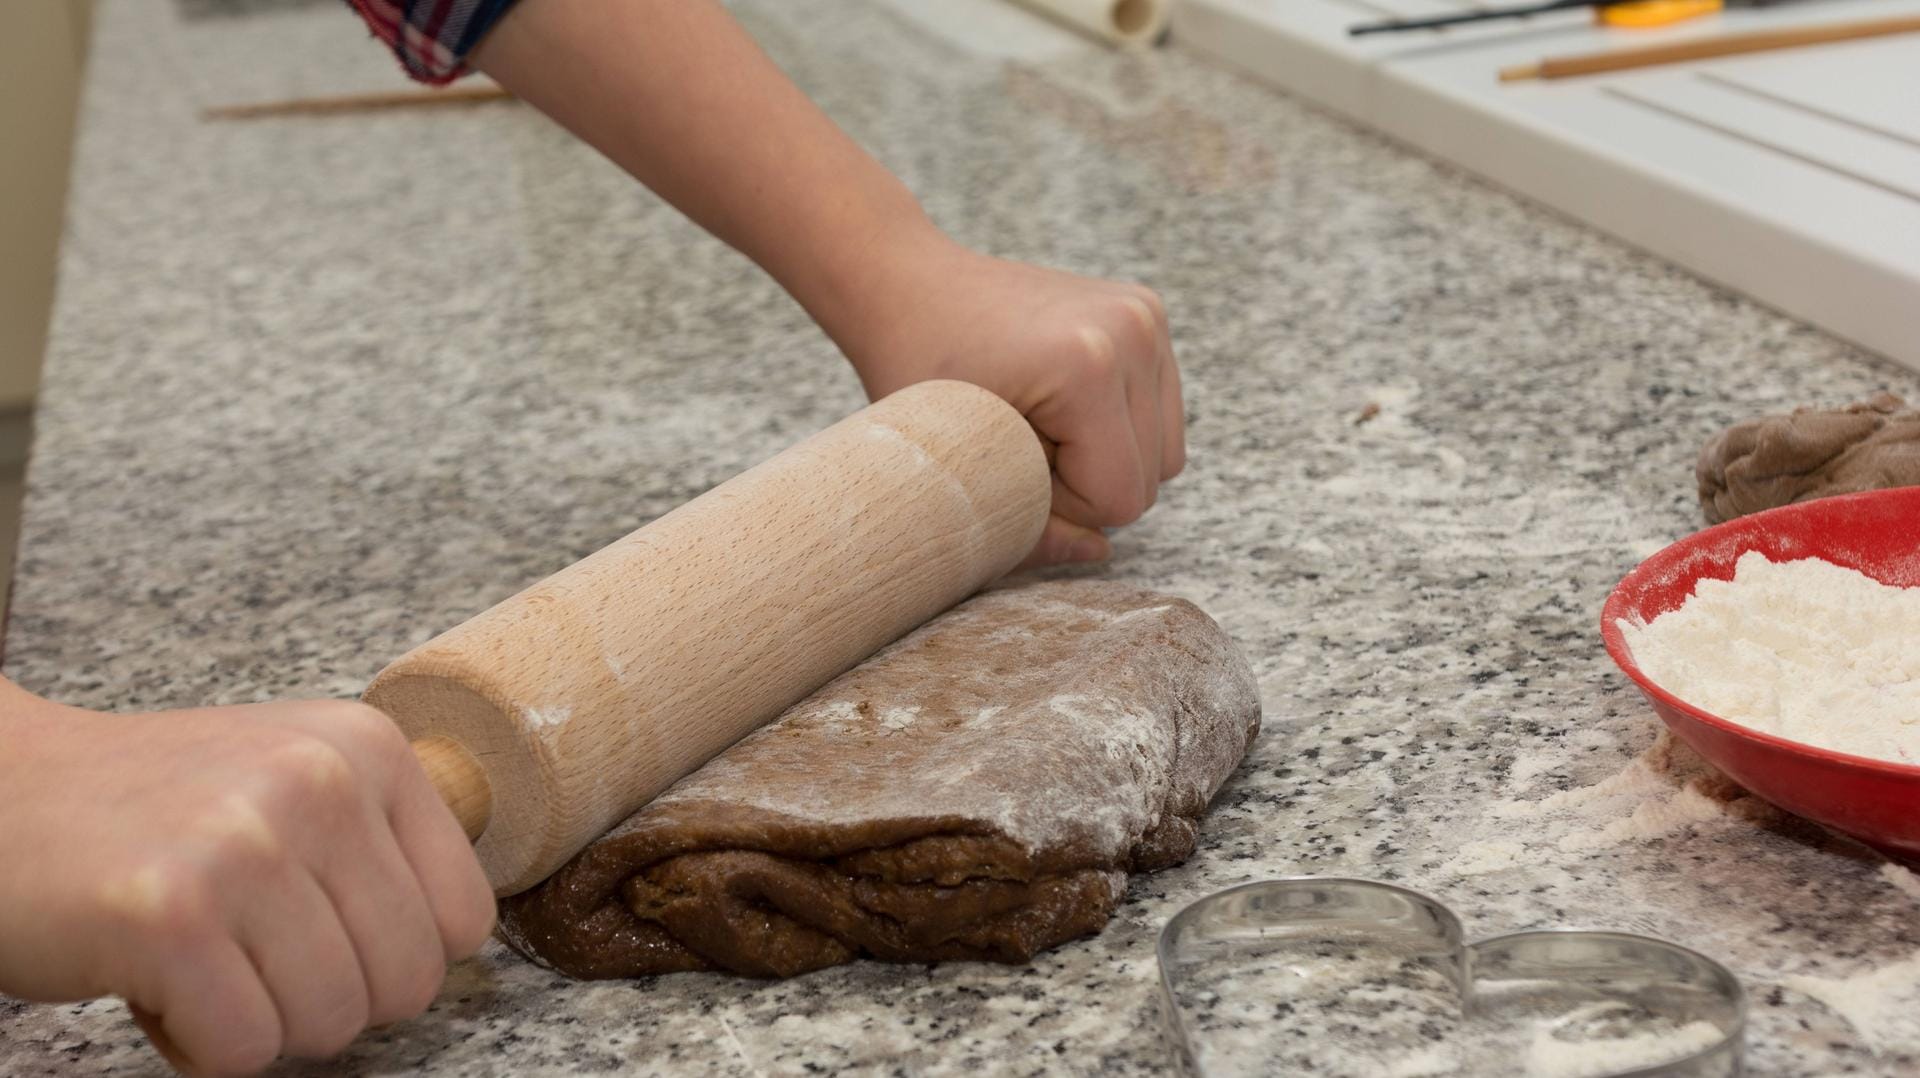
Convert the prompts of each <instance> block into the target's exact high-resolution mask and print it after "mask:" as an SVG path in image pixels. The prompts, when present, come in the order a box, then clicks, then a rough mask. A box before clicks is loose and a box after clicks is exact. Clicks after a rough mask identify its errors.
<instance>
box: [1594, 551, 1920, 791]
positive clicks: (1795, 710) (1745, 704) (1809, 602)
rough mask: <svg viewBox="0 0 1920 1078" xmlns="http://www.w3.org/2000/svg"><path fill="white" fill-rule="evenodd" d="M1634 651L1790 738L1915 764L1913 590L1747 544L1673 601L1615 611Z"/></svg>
mask: <svg viewBox="0 0 1920 1078" xmlns="http://www.w3.org/2000/svg"><path fill="white" fill-rule="evenodd" d="M1620 628H1621V631H1622V632H1623V633H1624V634H1625V635H1626V640H1627V645H1628V647H1629V648H1630V649H1631V650H1632V652H1633V658H1634V661H1635V662H1637V663H1639V664H1640V668H1641V669H1642V670H1644V671H1646V674H1647V676H1648V677H1650V678H1652V679H1653V681H1654V683H1655V684H1657V685H1659V686H1660V687H1661V688H1664V689H1666V690H1667V691H1668V692H1671V693H1672V694H1674V695H1675V696H1677V697H1679V698H1680V699H1682V700H1684V701H1686V702H1687V703H1689V704H1692V705H1693V706H1695V707H1697V708H1700V709H1702V710H1705V711H1707V712H1709V713H1711V714H1714V715H1717V716H1719V717H1721V718H1724V719H1728V720H1730V721H1732V722H1737V723H1740V724H1741V725H1743V726H1750V727H1752V728H1753V729H1756V730H1760V731H1762V732H1765V733H1769V734H1774V735H1776V736H1779V737H1784V738H1789V739H1791V740H1794V741H1801V742H1805V743H1807V744H1809V745H1817V746H1819V747H1821V748H1827V749H1833V750H1836V751H1838V752H1847V753H1853V754H1855V755H1858V756H1870V757H1875V758H1878V759H1882V760H1891V761H1894V762H1897V763H1907V764H1920V588H1897V587H1892V586H1889V585H1886V584H1882V583H1880V582H1878V581H1876V580H1874V579H1873V578H1871V577H1868V576H1866V575H1865V574H1863V573H1859V572H1856V571H1854V570H1852V569H1847V568H1844V567H1842V566H1838V565H1834V564H1832V563H1831V562H1826V561H1821V560H1819V559H1817V558H1805V559H1801V560H1798V561H1787V562H1773V561H1769V560H1768V559H1767V557H1766V555H1764V554H1761V553H1759V552H1757V551H1749V552H1748V553H1746V554H1743V555H1741V557H1740V560H1739V562H1738V563H1736V564H1735V566H1734V578H1733V579H1732V580H1730V581H1727V580H1702V581H1701V582H1700V583H1699V585H1698V587H1696V588H1695V589H1694V594H1693V595H1692V596H1691V597H1689V598H1688V599H1687V601H1686V602H1685V603H1684V604H1682V605H1681V606H1680V608H1679V609H1677V610H1672V611H1669V612H1667V613H1666V614H1663V615H1661V616H1659V617H1657V618H1655V619H1653V621H1652V622H1651V623H1649V624H1646V625H1636V624H1634V623H1632V622H1627V621H1622V622H1621V623H1620Z"/></svg>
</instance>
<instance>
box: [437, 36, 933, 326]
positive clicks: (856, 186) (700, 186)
mask: <svg viewBox="0 0 1920 1078" xmlns="http://www.w3.org/2000/svg"><path fill="white" fill-rule="evenodd" d="M473 62H474V65H475V66H476V67H478V68H479V69H481V70H483V71H485V72H486V73H487V74H489V75H491V76H493V77H494V78H495V79H497V80H498V81H499V82H500V83H502V84H503V85H505V86H506V87H507V88H508V89H509V90H511V91H512V92H513V93H514V94H515V95H517V96H519V97H521V98H523V99H525V100H526V101H528V102H530V103H532V104H533V105H534V106H536V107H537V108H539V109H540V110H541V111H543V112H545V113H547V114H548V115H549V116H552V117H553V118H554V119H555V120H557V121H558V122H559V123H561V124H562V125H563V126H565V127H566V128H568V129H569V130H571V131H572V132H574V133H575V134H576V135H579V136H580V137H581V138H582V139H584V140H586V141H587V142H588V143H590V144H592V145H593V146H594V147H595V148H597V149H599V150H600V152H602V153H604V154H606V155H607V156H608V157H609V158H611V159H612V160H613V161H614V162H615V163H616V164H618V165H620V166H621V167H622V168H624V169H626V170H627V171H628V172H630V173H632V174H633V175H634V176H635V177H636V178H637V179H639V180H640V181H641V182H642V183H644V184H646V185H647V186H648V187H649V188H652V189H653V190H654V191H655V192H657V193H658V194H659V195H661V197H663V198H665V199H666V200H667V201H669V202H671V203H672V204H673V205H674V206H676V207H678V208H679V209H680V210H681V211H682V212H684V213H686V214H687V215H688V216H689V217H691V218H693V219H694V220H695V221H697V222H699V223H700V224H701V225H703V226H705V227H706V228H707V229H708V230H709V231H711V232H713V233H714V234H715V235H716V236H718V237H720V238H721V239H722V240H724V241H726V242H727V243H729V244H731V245H732V246H734V247H736V248H738V249H739V250H740V251H742V252H744V253H745V254H746V255H747V256H748V257H750V258H752V259H753V260H754V261H755V262H757V263H759V264H760V265H761V266H762V267H763V268H765V269H766V270H767V272H768V273H770V274H772V275H773V277H774V278H775V279H776V280H777V281H779V282H780V284H781V285H782V286H783V287H784V288H786V290H787V291H788V292H790V293H791V294H792V295H793V296H794V298H795V299H797V300H799V301H800V303H801V304H802V305H803V306H805V307H806V308H807V310H808V312H809V313H811V314H812V315H813V316H814V318H815V319H817V320H818V321H819V322H820V323H821V325H822V326H823V327H825V328H826V329H827V331H828V332H829V333H832V334H834V335H835V336H836V337H838V336H840V333H841V330H842V329H843V328H844V326H845V323H846V322H847V321H848V320H849V319H851V318H855V317H857V316H858V315H857V312H858V309H859V298H860V297H861V296H862V295H864V294H867V293H868V291H869V285H870V284H873V283H876V282H877V279H878V278H879V277H881V276H882V275H884V274H885V273H887V272H888V269H887V266H886V262H887V261H888V259H887V257H886V253H887V252H894V251H899V250H901V249H903V248H905V247H910V246H913V245H916V244H919V243H920V242H922V241H926V242H928V243H937V242H938V241H939V239H940V237H939V234H938V232H937V231H936V230H935V229H934V228H933V227H932V225H931V224H930V223H929V222H928V220H927V218H926V216H925V214H924V213H922V212H921V209H920V206H919V204H918V202H916V201H915V199H914V197H913V195H912V194H911V193H910V192H909V191H908V190H907V189H906V187H905V186H904V185H903V184H901V183H900V181H899V180H897V179H895V178H894V176H893V175H892V174H891V173H889V172H888V171H887V170H886V169H885V168H884V167H882V166H881V165H880V164H879V163H878V162H877V161H875V160H874V159H873V158H871V157H869V156H868V155H867V154H866V152H865V151H863V150H862V149H861V148H860V147H859V146H858V145H857V144H856V143H855V142H854V141H853V140H852V139H851V138H849V137H847V135H846V134H845V133H844V132H842V131H841V130H840V129H839V128H838V127H837V126H835V125H834V123H833V121H832V120H830V119H828V118H827V116H826V115H825V114H824V113H822V112H821V111H820V110H819V109H818V108H817V107H815V106H814V104H813V103H812V102H811V101H809V100H808V99H807V98H806V96H805V95H804V94H802V93H801V92H800V90H799V89H798V88H797V87H795V86H794V85H793V84H792V83H791V82H790V81H788V79H787V78H786V76H785V75H784V74H783V73H782V72H781V71H780V69H779V68H778V67H776V66H774V64H773V62H772V61H771V60H769V59H768V58H767V56H766V55H765V54H764V53H762V52H761V51H760V49H759V47H758V46H756V45H755V44H754V42H753V41H752V39H751V38H749V37H748V36H747V34H746V33H745V31H743V30H742V29H741V28H740V27H739V25H738V24H736V23H735V22H734V21H733V19H732V17H731V16H729V15H728V14H727V12H726V11H725V10H724V9H723V8H722V7H721V6H720V5H719V4H718V3H715V2H713V0H591V2H587V0H521V2H520V3H519V4H518V5H517V6H516V7H515V8H514V9H513V10H512V11H511V12H510V13H509V14H508V15H507V17H506V18H505V19H504V20H502V22H501V23H500V25H499V26H498V27H496V28H495V29H494V31H493V32H492V33H491V34H490V35H489V36H488V38H487V40H486V41H485V43H484V44H483V45H482V47H481V48H480V49H479V50H477V51H476V52H475V54H474V56H473Z"/></svg>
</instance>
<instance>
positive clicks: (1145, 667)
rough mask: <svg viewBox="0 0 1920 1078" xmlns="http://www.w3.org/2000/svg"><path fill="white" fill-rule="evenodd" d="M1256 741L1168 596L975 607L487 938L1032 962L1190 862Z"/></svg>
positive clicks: (534, 953) (937, 623)
mask: <svg viewBox="0 0 1920 1078" xmlns="http://www.w3.org/2000/svg"><path fill="white" fill-rule="evenodd" d="M1259 726H1260V702H1259V695H1258V691H1257V688H1256V686H1255V683H1254V679H1253V674H1252V671H1251V670H1250V669H1249V668H1248V666H1247V662H1246V660H1245V658H1244V657H1242V656H1241V654H1240V653H1239V651H1238V650H1237V649H1236V648H1235V647H1234V644H1233V641H1232V640H1231V639H1229V638H1228V637H1227V635H1226V633H1225V632H1224V631H1222V630H1221V628H1220V627H1219V626H1218V625H1216V624H1215V623H1214V622H1213V619H1211V618H1209V617H1207V615H1206V614H1204V613H1202V612H1201V611H1200V610H1199V609H1198V608H1197V607H1195V606H1194V605H1193V604H1192V603H1189V602H1187V601H1185V600H1184V599H1177V598H1173V597H1171V596H1166V595H1160V594H1156V593H1153V592H1148V591H1142V590H1140V589H1137V588H1131V587H1126V586H1122V585H1118V584H1111V583H1104V582H1088V581H1081V582H1056V583H1038V584H1028V585H1025V586H1018V587H1011V588H1005V589H1002V590H998V591H992V592H988V593H986V594H984V595H981V596H978V597H976V598H974V599H973V600H971V601H969V602H967V603H965V604H962V605H961V606H959V607H957V608H955V609H954V610H952V611H950V612H948V613H947V614H945V615H943V616H942V617H940V618H937V619H935V620H934V621H932V622H930V623H929V624H927V625H926V626H924V627H922V628H921V629H919V630H918V631H916V632H914V633H913V634H911V635H909V636H908V637H906V638H905V639H903V640H901V641H900V642H898V643H896V644H894V645H892V646H891V647H889V648H887V649H886V650H884V651H882V652H881V653H880V654H878V655H876V656H874V657H873V658H872V659H869V660H868V661H867V662H866V663H864V664H862V665H861V666H859V667H857V668H855V669H853V670H851V671H849V672H848V673H846V674H844V675H842V676H841V677H840V678H838V679H836V680H835V681H833V682H831V683H829V684H828V685H827V686H826V687H824V688H822V689H821V690H820V691H819V692H817V693H815V694H813V695H812V696H810V697H808V698H807V699H805V700H803V701H801V702H800V703H798V704H795V705H794V706H793V707H792V708H789V709H788V710H787V712H786V713H785V714H783V715H782V716H781V717H780V718H779V719H777V720H775V721H774V722H773V723H772V724H770V725H768V726H766V727H764V728H763V729H761V730H759V731H757V732H755V733H754V734H752V735H750V736H748V737H747V738H745V739H744V740H742V741H740V742H739V743H738V744H736V745H735V746H733V747H732V748H730V749H728V750H727V751H726V752H724V753H722V754H720V755H719V756H717V757H715V758H714V759H713V760H712V761H710V762H708V764H707V765H706V766H705V767H703V768H701V769H700V770H699V771H697V772H695V773H693V774H692V775H689V776H688V777H687V778H685V779H682V780H681V781H680V782H679V783H678V784H676V785H675V786H673V787H672V788H671V789H669V790H668V791H667V792H666V793H665V794H663V795H661V796H660V797H659V798H658V799H656V800H655V801H653V802H652V803H651V804H649V805H647V806H646V807H645V808H643V809H641V810H640V811H639V812H636V813H634V814H633V815H632V816H631V817H629V818H628V819H627V820H626V821H625V822H624V823H622V824H621V825H619V826H618V827H616V828H614V829H613V830H612V831H611V832H609V833H608V834H607V835H606V836H605V837H603V838H601V839H600V840H599V841H597V842H595V843H594V844H593V845H591V846H589V847H587V848H586V849H585V850H584V851H582V852H581V853H580V854H579V855H578V856H576V857H575V858H574V859H573V860H572V861H570V862H569V863H568V864H566V865H565V866H564V867H562V868H561V869H560V871H559V872H557V873H555V874H554V875H553V876H552V877H551V878H549V879H548V880H547V881H546V882H545V883H542V884H541V885H539V886H538V887H535V888H533V889H532V890H530V891H526V892H524V893H522V894H519V895H515V896H513V897H512V898H509V899H506V900H505V901H504V902H503V903H502V907H501V930H502V933H503V935H505V937H506V938H507V940H508V942H510V943H512V944H513V945H514V946H515V947H516V948H518V949H519V950H520V951H522V952H523V953H525V954H527V955H528V956H530V957H532V958H534V959H535V960H537V961H540V962H542V963H545V964H547V965H550V966H552V967H554V968H556V969H559V970H561V971H563V972H565V973H569V974H572V975H573V976H576V977H630V976H639V975H643V974H651V973H666V972H674V971H683V970H714V969H720V970H731V971H734V972H738V973H744V974H750V975H755V976H774V977H779V976H792V975H795V974H799V973H804V972H807V971H809V970H814V969H820V968H822V967H825V966H831V965H837V964H839V963H843V962H850V961H853V960H854V959H857V958H863V957H865V958H878V959H883V960H889V961H900V962H909V961H929V960H939V959H985V960H992V961H1001V962H1019V961H1025V960H1026V959H1028V958H1030V957H1032V956H1033V955H1034V954H1035V953H1036V952H1038V951H1040V950H1043V949H1045V948H1047V947H1051V946H1054V945H1056V944H1059V943H1061V942H1064V941H1066V940H1069V939H1073V938H1075V937H1077V936H1082V935H1087V934H1089V933H1093V932H1097V931H1099V930H1100V928H1101V927H1102V926H1103V925H1105V924H1106V921H1107V918H1108V917H1109V916H1110V915H1111V913H1112V911H1113V908H1114V906H1115V905H1116V904H1117V903H1118V901H1119V899H1120V896H1121V894H1122V892H1123V890H1124V888H1125V885H1126V874H1127V873H1128V872H1133V871H1151V870H1153V869H1157V868H1163V867H1165V866H1167V865H1171V864H1175V863H1178V862H1179V861H1181V860H1183V859H1185V858H1186V856H1187V855H1188V854H1189V853H1191V852H1192V851H1193V847H1194V841H1195V837H1196V834H1197V825H1198V821H1199V819H1200V816H1201V815H1202V814H1203V813H1204V812H1205V811H1206V806H1207V803H1208V801H1210V800H1211V799H1212V797H1213V795H1214V793H1215V792H1216V791H1217V790H1218V789H1219V788H1220V785H1221V783H1223V782H1225V781H1226V779H1227V776H1228V775H1230V774H1231V773H1232V772H1233V769H1234V767H1235V766H1236V765H1237V764H1238V763H1239V761H1240V758H1241V756H1242V755H1244V754H1245V752H1246V749H1247V746H1248V745H1249V744H1250V743H1251V741H1252V739H1253V737H1254V735H1255V734H1256V733H1257V732H1258V730H1259Z"/></svg>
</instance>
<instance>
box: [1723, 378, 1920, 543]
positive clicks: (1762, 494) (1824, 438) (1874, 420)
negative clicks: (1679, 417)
mask: <svg viewBox="0 0 1920 1078" xmlns="http://www.w3.org/2000/svg"><path fill="white" fill-rule="evenodd" d="M1694 475H1695V477H1696V478H1697V479H1698V480H1699V482H1700V508H1702V509H1704V510H1705V511H1706V514H1707V520H1708V521H1709V522H1710V523H1714V524H1718V523H1720V522H1721V521H1723V520H1732V519H1733V518H1734V517H1737V516H1742V515H1745V514H1747V513H1756V512H1759V511H1760V510H1762V509H1771V508H1773V507H1775V506H1779V505H1789V504H1791V503H1793V502H1804V501H1810V500H1812V499H1814V498H1825V497H1828V496H1829V495H1833V494H1852V493H1854V492H1856V491H1862V490H1879V489H1881V488H1883V487H1905V486H1915V485H1920V410H1916V409H1913V408H1909V407H1907V404H1906V402H1905V401H1903V400H1901V399H1900V398H1899V397H1896V396H1894V395H1893V394H1891V393H1882V394H1880V395H1879V396H1877V397H1875V398H1873V399H1872V400H1870V401H1865V402H1863V403H1860V404H1855V405H1852V406H1850V407H1846V408H1838V409H1833V410H1830V411H1815V410H1813V409H1809V408H1802V409H1800V410H1798V411H1796V412H1794V413H1793V414H1792V415H1774V416H1766V417H1764V418H1761V419H1750V420H1747V421H1746V422H1744V423H1738V424H1735V425H1734V426H1732V427H1729V428H1727V429H1726V430H1724V431H1721V432H1720V433H1719V434H1717V435H1715V436H1714V437H1713V438H1712V439H1711V440H1710V441H1708V442H1707V444H1706V446H1705V447H1704V448H1702V449H1701V450H1700V461H1699V463H1698V464H1697V465H1696V466H1695V468H1694Z"/></svg>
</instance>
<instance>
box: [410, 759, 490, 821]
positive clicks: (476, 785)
mask: <svg viewBox="0 0 1920 1078" xmlns="http://www.w3.org/2000/svg"><path fill="white" fill-rule="evenodd" d="M413 756H414V759H416V760H418V761H420V769H421V770H422V771H425V772H426V773H427V781H428V782H430V783H432V784H433V788H434V790H435V791H436V792H438V793H439V794H440V800H442V801H445V802H446V803H447V807H448V808H449V809H452V810H453V818H454V819H456V820H459V821H460V829H461V830H463V831H465V832H466V833H467V839H468V840H469V841H477V840H478V839H479V838H480V835H481V833H482V832H484V831H486V829H487V820H488V819H489V818H490V817H491V816H492V815H493V784H492V783H489V782H488V781H487V769H486V768H484V767H481V766H480V761H479V760H477V759H475V758H474V755H473V753H470V752H468V751H467V750H466V747H465V746H463V745H461V744H460V743H459V742H458V741H455V740H454V739H452V738H450V737H439V736H437V735H436V736H433V737H423V738H421V739H420V740H418V741H415V742H414V743H413Z"/></svg>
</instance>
